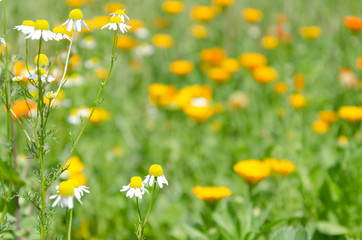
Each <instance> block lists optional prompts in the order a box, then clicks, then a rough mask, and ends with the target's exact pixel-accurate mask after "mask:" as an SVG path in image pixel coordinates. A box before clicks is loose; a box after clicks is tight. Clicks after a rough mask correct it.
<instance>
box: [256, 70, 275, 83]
mask: <svg viewBox="0 0 362 240" xmlns="http://www.w3.org/2000/svg"><path fill="white" fill-rule="evenodd" d="M253 77H254V79H255V80H256V81H257V82H259V83H261V84H268V83H270V82H272V81H274V79H275V78H276V77H277V72H276V71H275V70H274V68H271V67H267V66H259V67H256V68H255V69H254V70H253Z"/></svg>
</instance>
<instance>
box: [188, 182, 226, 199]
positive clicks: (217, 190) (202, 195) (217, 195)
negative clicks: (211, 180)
mask: <svg viewBox="0 0 362 240" xmlns="http://www.w3.org/2000/svg"><path fill="white" fill-rule="evenodd" d="M192 193H193V194H195V196H196V197H197V198H199V199H201V200H204V201H206V202H215V201H217V200H220V199H222V198H225V197H228V196H230V195H231V190H230V189H229V188H227V187H201V186H196V187H194V188H193V189H192Z"/></svg>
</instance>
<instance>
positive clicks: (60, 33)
mask: <svg viewBox="0 0 362 240" xmlns="http://www.w3.org/2000/svg"><path fill="white" fill-rule="evenodd" d="M53 33H54V35H55V37H54V39H55V41H60V40H63V39H67V40H69V41H71V40H72V38H71V37H69V36H68V35H67V34H65V29H64V28H62V27H55V28H53Z"/></svg>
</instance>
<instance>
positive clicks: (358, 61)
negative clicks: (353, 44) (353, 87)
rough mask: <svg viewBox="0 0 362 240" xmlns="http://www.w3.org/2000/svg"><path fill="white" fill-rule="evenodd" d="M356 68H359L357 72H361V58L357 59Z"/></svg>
mask: <svg viewBox="0 0 362 240" xmlns="http://www.w3.org/2000/svg"><path fill="white" fill-rule="evenodd" d="M357 67H358V68H359V70H362V57H359V58H358V59H357Z"/></svg>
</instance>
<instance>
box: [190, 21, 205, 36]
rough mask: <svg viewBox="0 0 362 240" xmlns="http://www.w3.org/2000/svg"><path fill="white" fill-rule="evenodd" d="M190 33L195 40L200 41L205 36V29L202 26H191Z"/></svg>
mask: <svg viewBox="0 0 362 240" xmlns="http://www.w3.org/2000/svg"><path fill="white" fill-rule="evenodd" d="M191 32H192V35H193V36H194V37H195V38H199V39H201V38H205V37H206V36H207V29H206V27H205V26H204V25H201V24H196V25H193V26H192V28H191Z"/></svg>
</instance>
